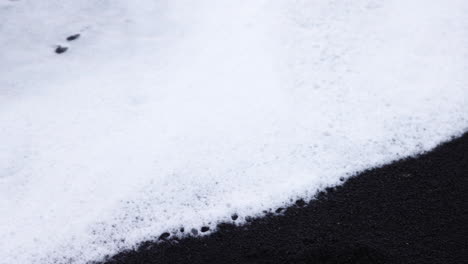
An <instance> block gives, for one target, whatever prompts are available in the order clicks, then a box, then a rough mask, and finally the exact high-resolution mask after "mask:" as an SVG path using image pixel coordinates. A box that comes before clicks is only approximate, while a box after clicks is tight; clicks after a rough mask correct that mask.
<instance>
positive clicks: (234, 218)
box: [231, 214, 239, 221]
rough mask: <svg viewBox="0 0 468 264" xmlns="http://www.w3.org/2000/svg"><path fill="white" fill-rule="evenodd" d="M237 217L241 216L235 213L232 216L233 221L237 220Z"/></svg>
mask: <svg viewBox="0 0 468 264" xmlns="http://www.w3.org/2000/svg"><path fill="white" fill-rule="evenodd" d="M237 218H239V216H238V215H237V214H233V215H232V216H231V219H232V220H233V221H236V220H237Z"/></svg>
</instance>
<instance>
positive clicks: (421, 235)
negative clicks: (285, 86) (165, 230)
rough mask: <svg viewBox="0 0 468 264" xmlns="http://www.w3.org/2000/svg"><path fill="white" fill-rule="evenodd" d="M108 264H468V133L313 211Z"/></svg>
mask: <svg viewBox="0 0 468 264" xmlns="http://www.w3.org/2000/svg"><path fill="white" fill-rule="evenodd" d="M186 232H187V231H186ZM107 263H109V264H110V263H128V264H130V263H141V264H143V263H145V264H149V263H191V264H196V263H216V264H221V263H374V264H377V263H418V264H422V263H431V264H436V263H444V264H448V263H459V264H462V263H468V134H465V135H464V136H462V137H461V138H457V139H454V140H452V141H451V142H449V143H446V144H444V145H441V146H439V147H438V148H436V149H435V150H433V151H432V152H430V153H427V154H425V155H422V156H419V157H416V158H409V159H406V160H402V161H398V162H395V163H393V164H390V165H387V166H385V167H383V168H378V169H372V170H369V171H366V172H364V173H361V174H360V175H358V176H356V177H353V178H351V179H349V180H347V181H346V182H345V183H344V184H343V185H342V186H339V187H337V188H334V189H331V190H328V191H327V192H326V193H321V194H319V195H318V196H317V199H316V200H313V201H312V202H310V203H309V204H305V203H301V202H299V203H297V205H296V206H293V207H291V208H287V209H286V210H284V211H282V212H281V213H279V214H271V215H268V216H266V217H263V218H259V219H254V220H253V221H251V222H250V223H249V224H247V225H244V226H234V225H232V224H222V225H220V226H219V229H218V230H217V231H216V232H214V233H213V234H211V235H209V236H204V237H188V238H184V239H182V240H174V239H172V240H171V238H170V237H169V238H165V239H164V242H159V243H155V242H146V243H144V244H143V245H142V246H141V247H140V248H139V249H138V250H136V251H128V252H122V253H120V254H118V255H116V256H113V257H111V258H109V259H108V261H107Z"/></svg>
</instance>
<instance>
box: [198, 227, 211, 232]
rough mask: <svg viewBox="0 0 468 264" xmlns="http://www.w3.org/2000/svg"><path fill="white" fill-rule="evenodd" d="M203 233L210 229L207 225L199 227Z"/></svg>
mask: <svg viewBox="0 0 468 264" xmlns="http://www.w3.org/2000/svg"><path fill="white" fill-rule="evenodd" d="M200 230H201V231H202V232H203V233H205V232H206V231H208V230H210V228H209V227H208V226H203V227H202V228H201V229H200Z"/></svg>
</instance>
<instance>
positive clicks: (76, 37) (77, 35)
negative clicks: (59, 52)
mask: <svg viewBox="0 0 468 264" xmlns="http://www.w3.org/2000/svg"><path fill="white" fill-rule="evenodd" d="M79 37H80V34H74V35H71V36H68V37H67V41H73V40H75V39H78V38H79Z"/></svg>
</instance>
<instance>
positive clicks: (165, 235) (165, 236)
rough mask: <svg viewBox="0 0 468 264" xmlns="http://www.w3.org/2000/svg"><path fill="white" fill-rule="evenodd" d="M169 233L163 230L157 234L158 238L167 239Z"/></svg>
mask: <svg viewBox="0 0 468 264" xmlns="http://www.w3.org/2000/svg"><path fill="white" fill-rule="evenodd" d="M170 235H171V234H169V233H168V232H164V233H162V234H161V235H160V236H159V239H163V240H164V239H167V238H168V237H169V236H170Z"/></svg>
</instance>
